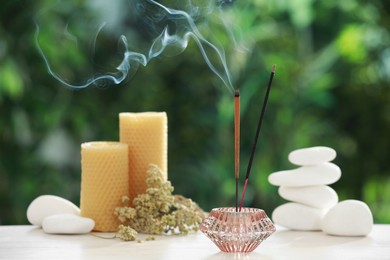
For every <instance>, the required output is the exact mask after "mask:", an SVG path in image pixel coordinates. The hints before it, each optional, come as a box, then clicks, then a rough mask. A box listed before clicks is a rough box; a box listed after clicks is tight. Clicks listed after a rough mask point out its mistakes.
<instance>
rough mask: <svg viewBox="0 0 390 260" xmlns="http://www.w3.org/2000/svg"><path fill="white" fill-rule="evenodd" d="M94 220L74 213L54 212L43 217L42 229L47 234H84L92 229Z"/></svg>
mask: <svg viewBox="0 0 390 260" xmlns="http://www.w3.org/2000/svg"><path fill="white" fill-rule="evenodd" d="M94 226H95V221H94V220H93V219H90V218H84V217H80V216H76V215H74V214H69V213H66V214H56V215H51V216H48V217H46V218H44V219H43V222H42V229H43V231H45V232H46V233H49V234H86V233H89V232H91V231H92V229H93V227H94Z"/></svg>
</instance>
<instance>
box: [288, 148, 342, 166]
mask: <svg viewBox="0 0 390 260" xmlns="http://www.w3.org/2000/svg"><path fill="white" fill-rule="evenodd" d="M334 158H336V151H335V150H334V149H332V148H330V147H326V146H315V147H309V148H302V149H298V150H295V151H292V152H291V153H290V154H289V155H288V160H289V161H290V162H291V163H293V164H295V165H300V166H304V165H316V164H321V163H324V162H330V161H332V160H334Z"/></svg>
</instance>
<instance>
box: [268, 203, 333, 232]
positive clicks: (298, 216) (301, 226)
mask: <svg viewBox="0 0 390 260" xmlns="http://www.w3.org/2000/svg"><path fill="white" fill-rule="evenodd" d="M325 213H326V210H321V209H317V208H313V207H309V206H306V205H303V204H299V203H295V202H289V203H286V204H283V205H280V206H279V207H277V208H276V209H275V210H274V211H273V212H272V220H273V221H274V222H275V224H278V225H281V226H284V227H286V228H289V229H293V230H307V231H309V230H321V220H322V218H323V216H324V214H325Z"/></svg>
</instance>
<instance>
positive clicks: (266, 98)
mask: <svg viewBox="0 0 390 260" xmlns="http://www.w3.org/2000/svg"><path fill="white" fill-rule="evenodd" d="M275 70H276V65H273V66H272V71H271V75H270V77H269V81H268V87H267V92H266V94H265V96H264V101H263V106H262V108H261V112H260V118H259V123H258V125H257V130H256V136H255V141H254V143H253V147H252V152H251V155H250V158H249V163H248V168H247V171H246V176H245V183H244V189H243V191H242V195H241V201H240V211H241V209H242V203H243V202H244V197H245V192H246V187H247V185H248V181H249V176H250V173H251V168H252V163H253V157H254V155H255V152H256V146H257V140H258V139H259V133H260V129H261V125H262V123H263V118H264V114H265V108H266V106H267V102H268V97H269V93H270V90H271V85H272V80H273V79H274V75H275Z"/></svg>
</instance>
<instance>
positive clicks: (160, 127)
mask: <svg viewBox="0 0 390 260" xmlns="http://www.w3.org/2000/svg"><path fill="white" fill-rule="evenodd" d="M119 122H120V126H119V128H120V141H121V142H122V143H126V144H128V146H129V198H130V201H133V199H134V198H135V197H136V196H137V195H138V194H140V193H144V192H145V189H146V183H145V180H146V172H147V169H148V167H149V164H151V163H152V164H155V165H157V166H158V167H159V168H160V169H161V170H162V172H163V173H164V174H165V176H164V177H165V179H167V178H168V176H167V164H168V162H167V157H168V152H167V149H168V144H167V143H168V142H167V139H168V126H167V114H166V113H165V112H143V113H120V114H119Z"/></svg>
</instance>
